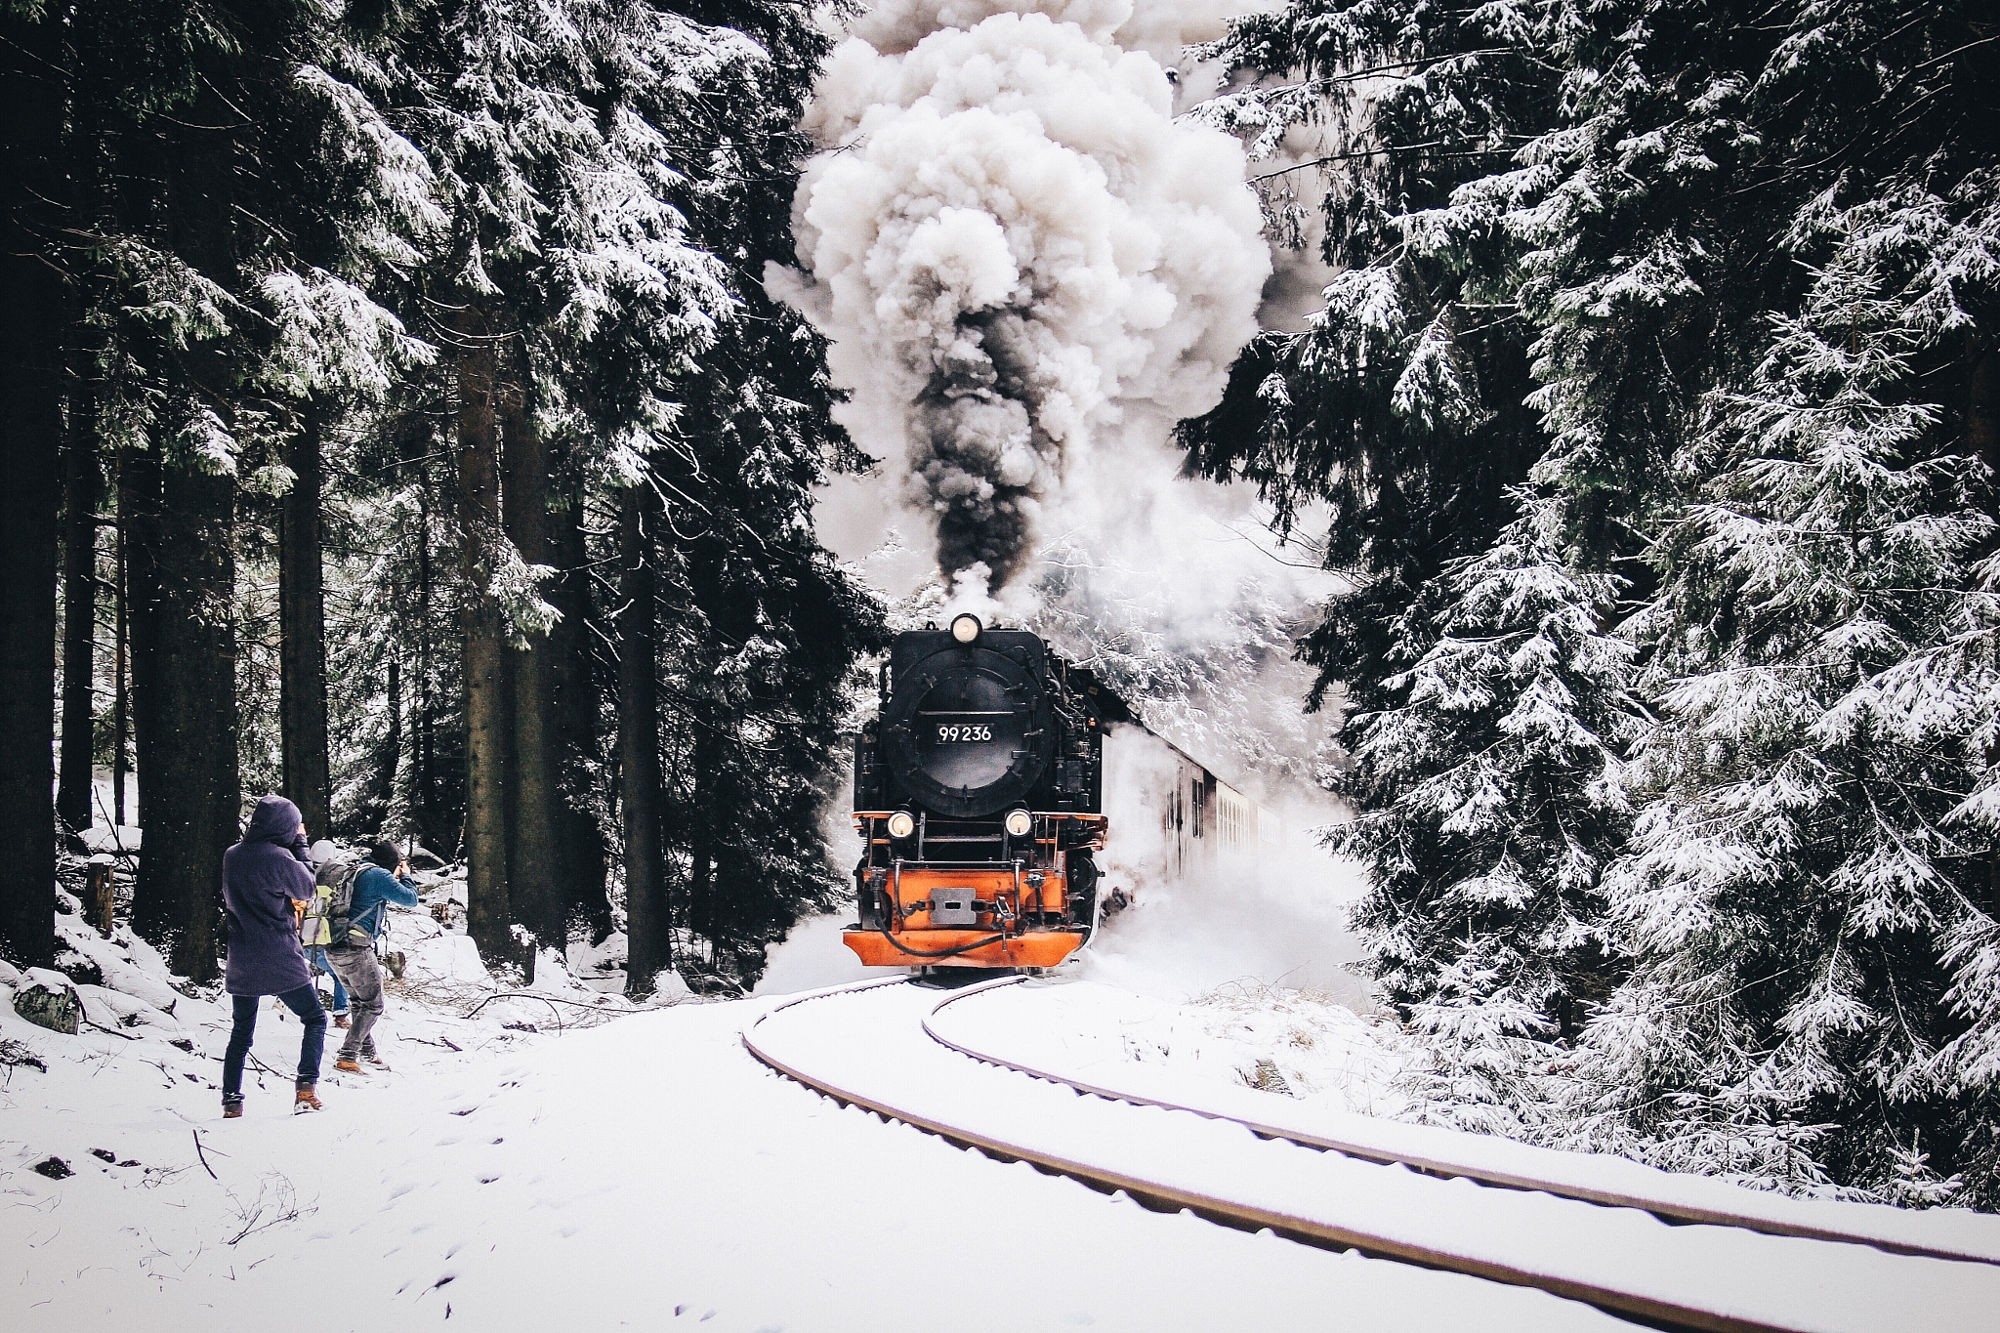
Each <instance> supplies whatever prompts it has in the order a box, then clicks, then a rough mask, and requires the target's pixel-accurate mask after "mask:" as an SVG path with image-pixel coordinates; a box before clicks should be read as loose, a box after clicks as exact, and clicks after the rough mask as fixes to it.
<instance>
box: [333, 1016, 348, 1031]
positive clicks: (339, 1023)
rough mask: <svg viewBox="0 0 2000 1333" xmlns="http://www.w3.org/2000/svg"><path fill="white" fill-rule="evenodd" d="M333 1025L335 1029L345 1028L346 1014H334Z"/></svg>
mask: <svg viewBox="0 0 2000 1333" xmlns="http://www.w3.org/2000/svg"><path fill="white" fill-rule="evenodd" d="M333 1025H334V1026H335V1027H337V1028H344V1027H346V1026H347V1015H346V1014H335V1015H334V1016H333Z"/></svg>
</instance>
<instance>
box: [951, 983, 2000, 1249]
mask: <svg viewBox="0 0 2000 1333" xmlns="http://www.w3.org/2000/svg"><path fill="white" fill-rule="evenodd" d="M1024 980H1026V978H1024V977H1006V978H1004V979H1001V980H997V981H993V982H989V983H986V984H985V985H982V986H978V987H974V988H970V989H967V990H964V991H960V992H958V993H956V994H953V995H951V996H949V997H947V998H945V999H944V1000H942V1001H940V1002H939V1003H938V1004H937V1005H936V1006H935V1007H934V1008H933V1009H932V1012H931V1014H930V1015H928V1016H927V1017H926V1018H925V1019H924V1032H925V1034H926V1035H927V1036H929V1037H930V1039H931V1040H932V1041H935V1042H937V1043H938V1044H939V1045H941V1046H946V1047H949V1048H950V1049H952V1050H954V1051H957V1052H958V1053H959V1054H960V1055H964V1056H968V1057H970V1058H972V1059H974V1060H977V1061H979V1062H980V1063H982V1064H988V1065H994V1066H996V1067H998V1068H1001V1069H1010V1070H1013V1071H1014V1072H1015V1073H1017V1074H1026V1075H1028V1076H1029V1077H1030V1078H1038V1079H1048V1080H1052V1081H1054V1082H1058V1083H1061V1084H1063V1085H1064V1086H1066V1087H1071V1088H1074V1089H1076V1090H1077V1091H1078V1092H1087V1093H1090V1094H1092V1095H1093V1096H1097V1097H1104V1098H1108V1099H1110V1100H1112V1101H1119V1102H1126V1103H1129V1104H1131V1105H1134V1106H1158V1107H1164V1108H1166V1109H1169V1110H1176V1111H1185V1112H1187V1113H1188V1114H1190V1115H1198V1116H1202V1117H1205V1118H1208V1119H1212V1120H1224V1121H1229V1122H1230V1123H1233V1124H1239V1125H1242V1126H1243V1127H1244V1128H1245V1129H1248V1130H1249V1131H1251V1132H1252V1133H1254V1134H1256V1135H1258V1136H1259V1137H1260V1138H1267V1139H1282V1140H1284V1141H1285V1142H1287V1143H1296V1144H1298V1145H1300V1146H1301V1147H1307V1148H1319V1149H1321V1150H1323V1151H1326V1152H1337V1153H1341V1154H1343V1155H1344V1156H1348V1157H1353V1158H1358V1159H1359V1160H1361V1161H1366V1162H1377V1163H1381V1164H1383V1165H1385V1166H1406V1167H1408V1168H1410V1169H1411V1170H1412V1171H1421V1172H1423V1173H1424V1174H1426V1175H1431V1176H1437V1177H1439V1178H1441V1179H1446V1180H1458V1179H1462V1180H1471V1181H1475V1182H1477V1183H1479V1184H1481V1185H1494V1186H1499V1187H1501V1188H1504V1189H1519V1190H1534V1191H1538V1192H1541V1193H1545V1194H1554V1195H1559V1196H1561V1197H1563V1198H1566V1199H1578V1200H1581V1201H1582V1202H1585V1203H1595V1204H1604V1205H1607V1206H1610V1207H1614V1208H1637V1209H1640V1210H1642V1211H1644V1212H1648V1213H1651V1214H1652V1215H1653V1216H1655V1217H1658V1218H1660V1219H1662V1220H1663V1221H1668V1222H1675V1223H1705V1224H1710V1225H1716V1226H1728V1227H1739V1228H1741V1229H1743V1230H1745V1231H1756V1232H1761V1233H1763V1234H1764V1235H1768V1236H1791V1237H1795V1238H1798V1239H1803V1240H1825V1241H1836V1242H1839V1243H1842V1244H1849V1245H1867V1246H1872V1247H1873V1248H1875V1249H1878V1250H1887V1251H1888V1252H1890V1253H1892V1254H1907V1255H1916V1256H1921V1257H1925V1258H1931V1259H1949V1260H1953V1261H1961V1262H1967V1263H1981V1264H1993V1265H2000V1252H1996V1251H1995V1250H1992V1249H1988V1248H1984V1247H1981V1246H1978V1245H1973V1244H1963V1243H1953V1242H1952V1241H1950V1240H1949V1239H1946V1238H1936V1239H1932V1238H1919V1237H1913V1236H1910V1235H1907V1234H1900V1233H1899V1232H1898V1231H1896V1230H1894V1229H1892V1228H1889V1227H1875V1228H1869V1227H1866V1226H1865V1225H1863V1224H1860V1223H1854V1224H1850V1225H1848V1226H1834V1225H1830V1224H1827V1223H1823V1222H1818V1221H1815V1220H1810V1219H1807V1218H1804V1217H1801V1216H1798V1215H1797V1214H1800V1213H1803V1212H1806V1211H1810V1207H1811V1206H1810V1205H1808V1206H1806V1207H1799V1206H1797V1205H1795V1204H1794V1202H1793V1201H1792V1200H1790V1199H1786V1198H1783V1197H1781V1196H1753V1197H1750V1198H1745V1199H1743V1200H1742V1201H1741V1202H1740V1203H1737V1204H1733V1205H1732V1204H1711V1203H1703V1202H1699V1201H1691V1200H1688V1199H1685V1198H1672V1197H1667V1196H1665V1195H1663V1194H1661V1193H1649V1192H1646V1191H1644V1190H1642V1189H1617V1188H1610V1187H1606V1186H1604V1185H1602V1184H1599V1183H1596V1182H1594V1181H1592V1180H1589V1179H1585V1178H1581V1177H1580V1176H1571V1177H1568V1178H1563V1177H1559V1176H1556V1175H1542V1176H1537V1175H1532V1174H1529V1173H1527V1172H1525V1171H1520V1170H1509V1169H1506V1168H1504V1167H1498V1166H1495V1165H1493V1164H1492V1163H1488V1162H1478V1161H1471V1160H1467V1159H1465V1158H1462V1157H1453V1156H1450V1155H1448V1154H1446V1153H1443V1152H1438V1151H1426V1150H1424V1149H1422V1148H1413V1147H1408V1146H1390V1145H1387V1144H1382V1143H1374V1142H1368V1141H1365V1140H1363V1139H1360V1138H1358V1137H1341V1136H1337V1135H1329V1134H1324V1133H1320V1132H1317V1131H1314V1130H1311V1129H1304V1128H1301V1127H1299V1126H1296V1125H1284V1124H1279V1123H1276V1122H1273V1121H1271V1120H1268V1119H1264V1118H1261V1117H1257V1116H1248V1115H1238V1114H1235V1113H1233V1112H1230V1111H1225V1110H1217V1109H1213V1108H1205V1107H1199V1106H1192V1105H1189V1104H1187V1103H1185V1102H1177V1101H1172V1100H1168V1099H1164V1098H1158V1097H1151V1096H1148V1095H1146V1094H1144V1093H1140V1092H1136V1091H1133V1090H1131V1089H1128V1088H1113V1087H1109V1086H1105V1085H1102V1084H1099V1083H1095V1082H1092V1081H1090V1080H1087V1079H1082V1078H1079V1077H1077V1076H1076V1075H1074V1074H1064V1073H1058V1072H1053V1071H1050V1070H1047V1069H1042V1068H1039V1067H1037V1066H1035V1065H1033V1064H1029V1063H1026V1062H1024V1061H1020V1060H1016V1059H1013V1058H1010V1057H1009V1056H1007V1055H1005V1054H1002V1053H997V1052H994V1051H990V1050H985V1049H981V1048H979V1047H977V1046H974V1045H973V1044H971V1043H970V1042H967V1041H965V1040H962V1039H959V1038H955V1037H952V1036H950V1035H948V1034H946V1033H944V1032H942V1031H940V1030H939V1028H938V1026H937V1024H936V1023H935V1022H934V1021H933V1020H934V1019H935V1018H936V1016H937V1015H938V1014H940V1013H942V1012H943V1011H944V1010H945V1009H947V1008H949V1007H950V1006H952V1005H953V1004H956V1003H957V1002H959V1001H960V1000H965V999H970V998H972V997H973V996H977V995H982V994H989V993H991V992H992V991H993V990H996V989H998V988H1000V987H1002V986H1007V985H1012V984H1015V983H1017V982H1021V981H1024ZM1552 1156H1561V1154H1552ZM1786 1213H1790V1214H1793V1215H1791V1216H1786V1215H1784V1214H1786Z"/></svg>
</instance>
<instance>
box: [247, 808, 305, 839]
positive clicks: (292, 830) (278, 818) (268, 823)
mask: <svg viewBox="0 0 2000 1333" xmlns="http://www.w3.org/2000/svg"><path fill="white" fill-rule="evenodd" d="M298 836H299V808H298V807H297V806H296V805H293V804H292V803H291V802H290V801H288V800H286V799H285V798H284V797H282V796H260V797H259V798H258V799H257V808H256V809H255V810H252V811H251V812H250V827H248V828H246V829H244V830H243V841H245V842H275V843H277V844H278V845H279V846H281V847H283V846H288V845H290V843H291V841H292V839H293V838H296V837H298Z"/></svg>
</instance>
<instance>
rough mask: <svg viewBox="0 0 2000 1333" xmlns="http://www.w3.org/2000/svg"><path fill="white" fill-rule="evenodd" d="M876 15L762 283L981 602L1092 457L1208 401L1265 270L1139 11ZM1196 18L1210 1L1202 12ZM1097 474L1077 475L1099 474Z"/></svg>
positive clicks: (841, 60)
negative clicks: (803, 326)
mask: <svg viewBox="0 0 2000 1333" xmlns="http://www.w3.org/2000/svg"><path fill="white" fill-rule="evenodd" d="M1145 8H1146V10H1147V11H1148V12H1145V13H1135V8H1134V4H1133V0H891V2H890V3H887V4H884V5H881V6H878V7H877V8H876V9H875V10H874V11H873V12H871V13H869V14H868V15H866V16H865V17H864V18H862V19H861V20H860V21H859V23H858V24H857V25H856V27H855V29H854V33H853V35H852V36H851V37H850V38H849V39H848V40H847V41H846V42H844V43H843V44H842V45H841V46H840V47H839V48H838V49H837V50H836V51H835V53H834V55H833V57H832V58H831V60H830V61H829V63H828V66H827V68H826V71H825V73H824V75H823V76H822V78H821V81H820V84H819V86H818V88H817V90H816V93H815V101H814V104H813V106H812V108H811V109H810V111H809V113H808V117H807V126H808V128H809V130H810V131H811V132H812V133H813V134H814V136H815V137H816V138H817V140H818V141H819V142H820V143H821V144H822V145H823V146H824V147H825V148H826V149H827V150H828V151H826V152H825V153H823V154H822V155H821V156H820V157H818V158H817V159H815V161H814V162H813V163H812V164H811V165H810V167H809V168H808V170H807V171H806V174H805V177H804V179H803V180H802V182H801V184H800V187H799V192H798V196H797V199H796V202H795V204H794V223H795V227H796V232H797V236H798V245H799V256H800V259H801V261H802V263H803V265H804V268H805V270H806V272H805V273H804V274H799V273H793V272H783V271H776V270H774V271H773V273H772V274H771V275H770V284H771V287H772V289H773V291H774V292H776V293H778V294H780V295H781V296H783V297H784V298H785V299H787V300H789V301H791V302H792V303H793V304H794V305H796V306H797V307H798V308H799V309H801V310H802V311H804V312H805V313H806V314H807V315H808V316H809V317H810V318H811V319H812V320H813V322H814V323H815V324H817V325H818V326H819V327H820V328H821V329H822V330H823V331H825V332H826V333H827V334H828V335H829V337H830V338H831V340H832V350H831V352H830V355H829V361H830V364H831V367H832V372H833V375H834V378H835V380H836V381H837V382H838V383H839V384H840V385H841V386H842V387H844V388H846V389H847V390H848V391H849V392H850V393H851V394H852V402H851V403H849V404H848V405H847V407H846V408H845V409H844V418H843V419H844V421H845V424H847V426H848V427H849V429H850V430H852V431H853V432H854V433H855V435H856V437H857V438H858V439H859V440H860V442H861V443H862V445H863V447H864V448H868V449H869V450H870V451H871V452H874V453H878V454H885V455H887V456H888V457H889V458H890V459H891V460H895V459H896V458H897V457H898V455H900V458H901V462H902V466H903V475H904V477H905V479H906V490H907V492H908V496H907V498H908V499H910V500H911V501H912V502H913V503H915V504H917V505H918V506H920V507H922V508H924V509H926V510H928V511H929V513H930V514H931V515H932V517H933V521H934V523H935V526H936V537H937V559H938V565H939V568H940V570H941V571H942V572H943V573H944V574H945V575H946V576H947V578H948V579H951V580H952V581H953V582H954V584H955V586H956V588H957V589H958V591H959V592H960V594H961V595H962V596H964V597H967V598H976V597H978V596H980V595H982V594H984V593H986V592H987V591H988V590H989V588H990V589H992V590H997V589H999V588H1000V587H1001V586H1002V585H1004V584H1005V583H1006V582H1007V581H1008V580H1009V579H1010V578H1012V577H1013V576H1014V575H1015V574H1017V573H1018V572H1020V570H1021V568H1022V566H1023V565H1024V564H1025V562H1026V561H1027V560H1028V558H1029V557H1030V556H1031V555H1032V554H1033V552H1034V545H1035V533H1036V526H1037V521H1038V518H1039V517H1040V515H1041V514H1042V512H1043V511H1044V509H1045V508H1046V507H1048V506H1049V505H1050V504H1051V503H1052V502H1054V501H1056V500H1057V497H1058V496H1059V492H1060V490H1061V487H1062V485H1063V481H1064V478H1065V477H1066V476H1067V475H1069V474H1070V473H1071V471H1072V470H1073V469H1075V468H1076V467H1077V466H1078V465H1079V463H1081V462H1083V461H1084V460H1085V459H1086V458H1087V457H1088V455H1089V454H1090V453H1091V451H1092V450H1093V449H1104V448H1106V447H1112V448H1115V447H1117V446H1118V445H1119V444H1121V443H1122V442H1125V441H1132V442H1139V443H1143V444H1144V445H1146V446H1149V448H1147V449H1146V451H1145V454H1146V462H1147V464H1148V465H1149V466H1150V465H1152V464H1154V463H1155V462H1156V461H1157V459H1158V457H1159V452H1158V451H1159V445H1160V443H1161V442H1162V441H1163V440H1164V438H1165V435H1166V433H1167V431H1168V429H1169V428H1170V427H1171V425H1172V423H1173V422H1174V421H1176V420H1178V419H1180V418H1182V417H1185V416H1191V415H1196V414H1198V413H1201V412H1203V411H1206V410H1207V409H1208V408H1209V407H1211V406H1213V405H1214V403H1215V402H1216V401H1217V399H1218V398H1219V396H1220V394H1221V391H1222V387H1223V383H1224V380H1225V377H1226V375H1227V371H1228V367H1229V364H1230V362H1231V361H1232V360H1233V359H1234V357H1235V355H1236V353H1237V351H1238V350H1239V349H1240V348H1241V347H1242V345H1243V344H1244V343H1245V342H1246V341H1247V340H1248V339H1249V338H1250V336H1251V335H1252V334H1253V333H1254V332H1255V330H1256V312H1257V307H1258V300H1259V294H1260V291H1261V289H1262V287H1263V284H1264V281H1265V279H1266V278H1267V277H1268V276H1269V274H1270V255H1269V250H1268V248H1267V246H1266V245H1265V243H1264V240H1263V238H1262V236H1261V234H1260V226H1261V216H1260V214H1259V210H1258V206H1257V201H1256V199H1255V197H1254V195H1253V194H1252V193H1251V191H1250V190H1249V188H1248V187H1247V186H1246V185H1245V184H1244V161H1243V154H1242V151H1241V149H1240V147H1239V146H1238V145H1237V143H1236V141H1235V140H1233V139H1231V138H1229V137H1228V136H1226V135H1224V134H1221V133H1218V132H1216V131H1214V130H1210V129H1207V128H1204V127H1200V126H1195V125H1189V124H1184V123H1177V122H1176V121H1175V120H1174V119H1173V116H1172V112H1173V89H1172V86H1171V84H1170V82H1169V80H1168V78H1167V75H1166V73H1165V71H1164V70H1163V69H1162V68H1161V66H1160V65H1159V64H1158V63H1157V62H1156V60H1155V59H1154V58H1153V57H1152V56H1150V55H1147V54H1144V53H1141V52H1138V51H1128V50H1125V49H1123V48H1122V47H1121V45H1120V42H1121V40H1122V41H1129V42H1132V43H1134V44H1144V45H1147V46H1151V47H1154V48H1155V49H1157V48H1158V45H1159V43H1160V42H1161V40H1162V39H1161V36H1160V34H1161V33H1162V32H1164V31H1167V30H1168V29H1170V27H1171V23H1170V22H1168V18H1169V17H1170V16H1171V15H1172V14H1173V12H1174V9H1173V6H1172V5H1171V4H1167V3H1160V2H1158V0H1155V2H1154V3H1151V4H1149V5H1147V6H1145ZM1211 8H1212V6H1211ZM1112 470H1113V469H1109V468H1106V467H1104V466H1103V465H1102V462H1100V464H1099V466H1097V467H1093V468H1090V469H1089V471H1090V473H1092V474H1093V477H1094V478H1102V477H1103V476H1104V475H1106V473H1107V472H1108V471H1112Z"/></svg>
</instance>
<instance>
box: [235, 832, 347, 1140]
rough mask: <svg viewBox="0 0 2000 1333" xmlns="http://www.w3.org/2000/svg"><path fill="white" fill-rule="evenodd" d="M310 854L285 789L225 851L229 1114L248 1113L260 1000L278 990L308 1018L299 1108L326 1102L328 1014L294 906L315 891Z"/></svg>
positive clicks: (296, 1106) (296, 1107)
mask: <svg viewBox="0 0 2000 1333" xmlns="http://www.w3.org/2000/svg"><path fill="white" fill-rule="evenodd" d="M305 855H306V825H305V820H304V819H302V818H301V817H300V815H299V808H298V807H297V806H296V805H293V804H292V803H291V802H290V801H288V800H286V799H285V798H284V797H282V796H266V797H263V798H262V799H260V800H259V801H258V802H257V808H256V809H255V810H254V811H252V812H251V814H250V826H249V827H248V828H246V829H244V830H243V840H242V841H241V842H239V843H237V844H236V845H235V846H234V847H231V848H230V849H229V850H228V851H226V852H224V853H223V854H222V903H223V906H224V907H225V908H227V909H228V914H229V962H228V966H227V968H226V969H225V970H224V972H223V989H224V990H226V991H228V992H229V997H230V1001H231V1003H232V1005H233V1007H234V1014H233V1018H234V1020H235V1021H234V1022H233V1023H232V1024H231V1026H230V1029H229V1046H228V1048H227V1050H226V1051H225V1052H224V1054H223V1057H222V1114H223V1116H224V1117H225V1118H234V1117H236V1116H239V1115H242V1114H243V1061H244V1059H245V1057H247V1056H248V1055H249V1054H250V1039H251V1037H252V1036H254V1035H255V1033H256V1031H257V1001H258V1000H259V999H261V998H262V997H264V996H266V995H275V996H277V997H278V998H279V999H280V1000H282V1001H283V1002H284V1004H285V1007H286V1008H287V1009H290V1010H291V1011H292V1012H293V1013H295V1014H297V1015H298V1016H299V1021H300V1022H301V1023H303V1024H305V1039H304V1040H303V1041H301V1042H300V1043H299V1073H298V1082H297V1083H296V1085H295V1086H294V1090H293V1100H292V1109H293V1110H295V1111H317V1110H319V1109H320V1102H319V1094H318V1091H317V1089H318V1087H319V1061H320V1053H321V1051H322V1050H324V1049H325V1046H326V1013H325V1012H324V1011H323V1010H322V1009H321V1008H320V1007H319V992H318V991H316V990H315V989H313V984H312V974H311V973H310V972H309V971H308V970H307V968H306V955H305V951H304V950H303V949H302V948H300V947H299V919H298V915H297V912H296V910H295V908H294V904H296V903H303V902H306V901H308V900H309V899H311V897H312V896H313V872H312V871H311V870H310V869H308V868H307V866H306V861H305Z"/></svg>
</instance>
